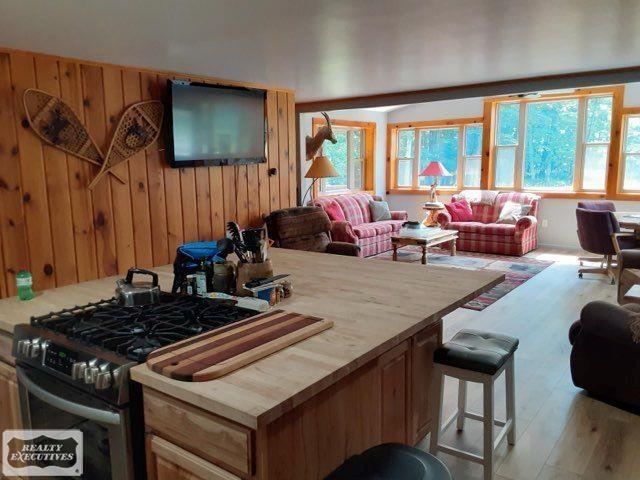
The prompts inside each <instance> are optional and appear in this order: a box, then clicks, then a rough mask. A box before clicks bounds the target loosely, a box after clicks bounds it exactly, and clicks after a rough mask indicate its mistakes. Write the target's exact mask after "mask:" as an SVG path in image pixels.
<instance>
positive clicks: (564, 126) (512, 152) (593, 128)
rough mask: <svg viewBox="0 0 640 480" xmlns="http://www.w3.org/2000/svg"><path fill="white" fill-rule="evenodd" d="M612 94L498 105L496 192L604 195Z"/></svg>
mask: <svg viewBox="0 0 640 480" xmlns="http://www.w3.org/2000/svg"><path fill="white" fill-rule="evenodd" d="M612 106H613V96H612V95H610V94H609V95H594V96H581V97H566V96H565V97H559V98H557V99H549V100H547V99H544V98H543V99H534V100H524V101H517V102H514V101H508V102H502V103H498V105H497V108H496V122H495V134H494V138H495V144H494V155H493V160H494V170H493V172H494V180H493V184H494V187H495V188H513V189H524V190H534V191H545V190H546V191H566V192H573V191H604V189H605V187H606V177H607V164H608V160H609V143H610V141H611V113H612Z"/></svg>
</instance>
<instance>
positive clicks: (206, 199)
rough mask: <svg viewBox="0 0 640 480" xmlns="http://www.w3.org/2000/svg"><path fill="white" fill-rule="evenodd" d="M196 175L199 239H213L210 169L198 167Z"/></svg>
mask: <svg viewBox="0 0 640 480" xmlns="http://www.w3.org/2000/svg"><path fill="white" fill-rule="evenodd" d="M195 175H196V210H197V214H198V239H199V240H211V238H212V237H211V194H210V188H211V187H210V185H209V169H208V168H206V167H198V168H196V169H195Z"/></svg>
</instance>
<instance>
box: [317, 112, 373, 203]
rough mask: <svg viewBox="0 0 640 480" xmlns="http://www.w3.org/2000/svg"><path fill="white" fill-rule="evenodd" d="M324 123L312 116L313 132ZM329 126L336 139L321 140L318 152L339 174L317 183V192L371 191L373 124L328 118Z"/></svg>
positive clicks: (322, 120)
mask: <svg viewBox="0 0 640 480" xmlns="http://www.w3.org/2000/svg"><path fill="white" fill-rule="evenodd" d="M324 124H325V120H324V119H319V118H314V119H313V132H314V133H315V132H316V131H317V129H318V128H319V127H320V126H322V125H324ZM331 125H332V130H333V135H334V137H335V139H336V140H337V142H336V143H335V144H334V143H331V142H329V141H325V142H324V143H323V144H322V150H321V154H322V155H325V156H327V157H329V159H330V160H331V163H332V164H333V166H334V168H335V169H336V170H337V171H338V173H339V174H340V175H339V176H338V177H332V178H325V179H323V180H321V181H320V182H318V184H319V191H320V193H326V194H332V193H337V192H341V191H347V190H372V189H373V148H374V142H375V123H373V122H355V121H347V120H332V122H331Z"/></svg>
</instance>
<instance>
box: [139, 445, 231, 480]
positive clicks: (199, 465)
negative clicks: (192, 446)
mask: <svg viewBox="0 0 640 480" xmlns="http://www.w3.org/2000/svg"><path fill="white" fill-rule="evenodd" d="M147 478H148V479H149V480H240V477H238V476H236V475H234V474H233V473H231V472H227V471H226V470H224V469H222V468H220V467H218V466H217V465H214V464H213V463H209V462H207V461H206V460H203V459H202V458H200V457H198V456H196V455H194V454H193V453H190V452H187V451H186V450H184V449H182V448H180V447H178V446H177V445H174V444H173V443H171V442H168V441H167V440H165V439H163V438H160V437H158V436H156V435H147Z"/></svg>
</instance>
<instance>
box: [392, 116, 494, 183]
mask: <svg viewBox="0 0 640 480" xmlns="http://www.w3.org/2000/svg"><path fill="white" fill-rule="evenodd" d="M481 121H482V119H476V118H472V119H461V120H458V121H453V120H442V121H439V122H418V123H415V124H414V125H415V126H414V125H412V126H411V128H409V127H404V128H403V127H402V126H400V125H390V126H389V128H390V131H391V135H393V136H394V140H395V146H396V149H395V152H394V153H395V155H392V163H393V165H394V166H395V175H396V176H395V185H393V188H398V189H412V190H425V189H427V188H428V187H429V185H431V184H432V183H433V182H434V180H435V179H434V178H433V177H422V176H420V172H421V171H422V170H424V169H425V168H426V167H427V165H429V163H430V162H433V161H436V162H440V163H442V164H443V165H444V167H445V168H446V169H447V170H448V171H449V173H451V175H450V176H447V177H439V178H438V185H439V187H441V188H444V189H450V190H453V189H458V188H462V187H470V188H477V187H479V186H480V172H481V159H482V124H481V123H479V122H481ZM456 123H458V124H456Z"/></svg>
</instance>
